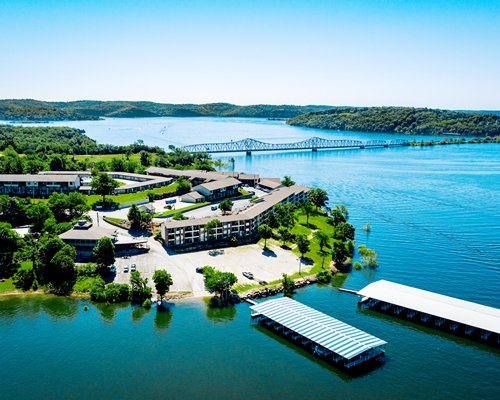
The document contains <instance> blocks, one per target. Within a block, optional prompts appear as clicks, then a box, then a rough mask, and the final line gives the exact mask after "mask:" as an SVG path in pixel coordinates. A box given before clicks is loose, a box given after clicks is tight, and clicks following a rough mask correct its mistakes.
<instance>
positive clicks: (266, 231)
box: [258, 224, 273, 249]
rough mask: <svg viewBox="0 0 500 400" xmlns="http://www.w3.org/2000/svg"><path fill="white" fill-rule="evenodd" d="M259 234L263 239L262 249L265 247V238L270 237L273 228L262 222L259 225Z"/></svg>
mask: <svg viewBox="0 0 500 400" xmlns="http://www.w3.org/2000/svg"><path fill="white" fill-rule="evenodd" d="M258 231H259V235H260V237H261V238H263V239H264V249H267V239H270V238H271V236H272V235H273V230H272V229H271V227H270V226H269V225H267V224H262V225H260V226H259V229H258Z"/></svg>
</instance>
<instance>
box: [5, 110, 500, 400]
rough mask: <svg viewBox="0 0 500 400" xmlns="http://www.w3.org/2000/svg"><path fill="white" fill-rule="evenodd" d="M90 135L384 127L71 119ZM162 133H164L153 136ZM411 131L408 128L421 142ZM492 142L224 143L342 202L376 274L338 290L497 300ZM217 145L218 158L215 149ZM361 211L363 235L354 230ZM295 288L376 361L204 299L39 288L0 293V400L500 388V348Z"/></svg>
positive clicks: (175, 138)
mask: <svg viewBox="0 0 500 400" xmlns="http://www.w3.org/2000/svg"><path fill="white" fill-rule="evenodd" d="M60 125H71V126H75V127H78V128H83V129H85V130H86V131H87V134H88V135H89V136H90V137H92V138H95V139H96V140H98V141H99V142H110V143H114V144H127V143H130V142H132V141H134V140H138V139H142V140H144V141H145V142H146V143H147V144H151V145H162V146H167V145H168V144H174V145H182V144H191V143H199V142H212V141H225V140H231V139H233V140H237V139H241V138H245V137H253V138H255V139H259V140H265V141H276V142H284V141H292V140H294V141H295V140H303V139H306V138H309V137H312V136H321V137H326V138H333V137H335V138H337V137H348V138H357V139H362V140H368V139H370V138H375V137H376V138H381V139H387V138H394V136H393V135H388V134H377V135H371V134H363V133H352V132H350V133H340V132H328V131H317V130H308V129H304V128H296V127H288V126H286V125H285V124H283V123H282V122H279V121H267V120H248V119H218V118H196V119H178V118H177V119H176V118H161V119H113V120H106V121H86V122H72V123H64V124H60ZM162 130H163V133H161V132H162ZM419 139H420V138H419ZM499 149H500V148H499V147H498V146H497V145H493V144H484V145H460V146H455V145H453V146H451V145H450V146H436V147H423V148H394V149H377V150H342V151H320V152H317V153H313V152H291V153H272V154H265V153H259V154H254V155H252V156H251V157H247V156H245V155H239V154H235V155H231V156H232V157H234V159H235V169H236V170H239V171H246V172H257V173H260V174H262V175H264V176H271V177H273V176H283V175H285V174H287V175H291V176H292V178H293V179H294V180H295V181H297V182H298V183H303V184H306V185H310V186H319V187H323V188H325V189H326V190H327V191H328V193H329V196H330V205H333V204H335V203H344V204H346V205H347V206H348V208H349V211H350V221H351V222H352V223H353V224H354V226H355V227H356V228H357V242H358V244H361V243H367V244H368V246H369V247H371V248H374V249H375V250H376V251H377V252H378V255H379V263H380V267H379V269H378V270H376V271H355V272H353V273H352V274H351V275H350V276H349V278H348V279H347V280H346V281H345V283H344V286H345V287H348V288H353V289H359V288H361V287H363V286H364V285H366V284H368V283H370V282H373V281H374V280H376V279H382V278H383V279H390V280H393V281H396V282H400V283H403V284H409V285H413V286H416V287H420V288H423V289H427V290H432V291H437V292H439V293H443V294H447V295H451V296H456V297H460V298H462V299H466V300H470V301H475V302H479V303H482V304H485V305H489V306H493V307H499V302H498V295H499V293H500V229H499V227H500V211H499V210H500V207H499V200H498V199H499V193H500V150H499ZM228 157H229V156H225V157H223V158H224V159H227V158H228ZM366 223H370V224H371V226H372V231H371V233H370V235H369V236H368V237H367V236H366V234H365V233H364V232H362V231H361V230H360V229H359V228H361V227H362V226H363V225H365V224H366ZM296 299H297V300H299V301H302V302H304V303H305V304H307V305H310V306H312V307H314V308H317V309H319V310H321V311H324V312H326V313H328V314H330V315H333V316H335V317H337V318H339V319H341V320H343V321H345V322H347V323H350V324H353V325H354V326H357V327H359V328H360V329H363V330H366V331H367V332H369V333H372V334H374V335H376V336H378V337H380V338H382V339H384V340H386V341H387V342H388V343H389V344H388V346H387V362H386V363H385V365H384V366H383V367H382V368H379V369H376V370H374V371H372V372H370V373H369V374H367V375H365V376H362V377H358V378H355V379H352V378H350V377H348V376H346V375H344V374H342V373H340V372H338V371H337V370H335V369H334V368H331V367H329V366H327V365H326V364H323V363H322V362H319V361H317V360H315V359H314V358H312V357H311V356H309V355H307V354H306V353H304V352H302V351H301V350H299V349H297V348H295V347H293V346H291V345H288V344H287V343H286V342H283V341H281V340H280V339H277V338H276V337H275V336H273V335H272V334H269V333H267V332H266V331H264V330H261V329H258V328H256V327H254V326H253V325H251V323H250V319H249V309H248V306H247V305H245V304H242V305H238V306H237V307H235V308H234V309H229V310H225V311H220V310H212V309H210V308H207V307H206V305H205V303H204V302H202V301H201V300H191V301H188V302H180V303H177V304H175V305H173V306H172V309H171V311H170V312H169V313H167V314H163V315H162V314H156V311H155V310H152V311H150V312H144V311H142V310H135V309H132V308H130V307H128V306H127V307H118V308H114V307H109V308H105V307H102V306H100V307H94V306H93V305H91V306H90V310H89V311H88V312H84V311H83V304H84V303H85V302H83V301H78V300H70V299H60V298H52V297H45V296H37V297H35V296H31V297H27V298H25V299H19V298H8V299H2V300H0V343H1V353H0V354H1V358H0V359H1V360H2V368H1V369H0V388H1V390H0V394H1V396H0V397H2V398H4V397H5V398H53V397H61V398H107V397H117V398H138V397H141V398H147V397H149V398H158V397H160V398H165V397H168V398H182V399H184V398H200V399H204V398H227V399H232V398H235V397H243V398H260V399H262V398H272V397H275V398H276V397H279V398H297V399H304V398H327V397H329V398H348V399H367V398H368V399H407V398H411V399H424V398H426V399H429V398H432V399H458V398H474V399H476V398H477V399H498V398H500V388H499V385H498V376H499V371H500V352H499V351H498V350H495V349H492V348H488V347H484V346H482V345H480V344H476V343H472V342H469V341H467V340H465V339H459V338H455V337H453V336H449V335H446V334H441V333H437V332H436V331H433V330H427V329H425V328H421V327H417V326H414V325H411V324H409V323H407V322H402V321H397V320H394V319H390V318H387V317H383V316H381V315H378V314H374V313H371V312H366V311H361V310H359V309H358V308H357V305H356V300H357V299H356V298H355V297H354V296H352V295H349V294H345V293H341V292H338V291H336V290H335V289H334V288H332V287H309V288H306V289H303V290H301V291H299V293H298V294H297V296H296Z"/></svg>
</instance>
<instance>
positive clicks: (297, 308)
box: [250, 297, 387, 369]
mask: <svg viewBox="0 0 500 400" xmlns="http://www.w3.org/2000/svg"><path fill="white" fill-rule="evenodd" d="M250 308H251V309H252V311H253V313H252V318H254V319H255V320H256V321H257V322H258V323H259V324H261V325H264V326H266V327H267V328H269V329H271V330H274V331H276V332H278V333H281V334H282V335H283V336H284V337H286V338H287V339H289V340H291V341H293V342H295V343H298V344H300V345H302V346H303V347H305V348H306V349H308V350H310V351H311V352H312V353H313V354H314V355H316V356H319V357H321V358H323V359H325V360H326V361H330V362H334V363H335V364H337V365H340V366H342V367H344V368H346V369H350V368H353V367H355V366H357V365H360V364H364V363H367V362H369V361H373V360H380V359H383V357H384V355H385V345H386V344H387V343H386V342H385V341H383V340H381V339H379V338H377V337H375V336H372V335H370V334H368V333H365V332H363V331H361V330H359V329H357V328H354V327H352V326H350V325H347V324H345V323H344V322H341V321H339V320H337V319H335V318H332V317H330V316H328V315H326V314H323V313H322V312H319V311H317V310H315V309H313V308H310V307H308V306H305V305H304V304H302V303H299V302H298V301H295V300H292V299H290V298H288V297H283V298H279V299H273V300H268V301H265V302H263V303H258V304H255V305H252V306H251V307H250Z"/></svg>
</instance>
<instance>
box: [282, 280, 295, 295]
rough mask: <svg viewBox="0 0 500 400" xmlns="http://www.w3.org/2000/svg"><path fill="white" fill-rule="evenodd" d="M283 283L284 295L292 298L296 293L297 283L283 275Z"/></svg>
mask: <svg viewBox="0 0 500 400" xmlns="http://www.w3.org/2000/svg"><path fill="white" fill-rule="evenodd" d="M281 283H282V285H283V295H285V296H287V297H292V295H293V293H294V291H295V283H294V281H293V279H292V278H290V276H288V275H287V274H283V279H282V280H281Z"/></svg>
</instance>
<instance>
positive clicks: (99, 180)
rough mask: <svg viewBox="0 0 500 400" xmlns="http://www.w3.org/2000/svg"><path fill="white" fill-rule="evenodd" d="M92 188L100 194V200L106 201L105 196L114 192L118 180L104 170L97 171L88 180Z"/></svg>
mask: <svg viewBox="0 0 500 400" xmlns="http://www.w3.org/2000/svg"><path fill="white" fill-rule="evenodd" d="M90 186H91V187H92V190H94V191H95V192H96V193H97V194H98V195H100V196H102V202H103V203H104V202H106V196H107V195H110V194H111V193H113V192H114V190H115V189H116V188H117V187H118V182H117V181H115V180H114V179H113V178H111V177H110V176H109V175H108V174H106V173H104V172H99V173H97V175H95V176H94V178H93V179H92V182H90Z"/></svg>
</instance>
